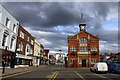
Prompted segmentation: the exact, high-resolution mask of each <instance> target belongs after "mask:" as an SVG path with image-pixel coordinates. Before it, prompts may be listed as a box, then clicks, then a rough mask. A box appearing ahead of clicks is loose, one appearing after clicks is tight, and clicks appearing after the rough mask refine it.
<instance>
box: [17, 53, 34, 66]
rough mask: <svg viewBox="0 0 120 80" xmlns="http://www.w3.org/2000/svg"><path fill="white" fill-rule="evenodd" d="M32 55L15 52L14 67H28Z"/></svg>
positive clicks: (30, 64)
mask: <svg viewBox="0 0 120 80" xmlns="http://www.w3.org/2000/svg"><path fill="white" fill-rule="evenodd" d="M32 61H33V60H32V57H31V56H26V55H22V54H18V53H17V54H16V65H15V67H29V66H32V65H33V63H32Z"/></svg>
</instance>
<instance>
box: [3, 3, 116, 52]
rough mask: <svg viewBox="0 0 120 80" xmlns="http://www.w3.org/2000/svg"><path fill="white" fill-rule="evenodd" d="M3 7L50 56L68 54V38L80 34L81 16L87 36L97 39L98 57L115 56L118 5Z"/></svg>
mask: <svg viewBox="0 0 120 80" xmlns="http://www.w3.org/2000/svg"><path fill="white" fill-rule="evenodd" d="M3 5H4V7H5V8H6V9H7V10H8V11H9V12H10V13H11V14H12V15H13V16H14V17H15V18H16V19H17V20H18V21H19V22H20V24H21V25H23V26H24V28H25V29H26V30H28V31H29V32H30V33H31V34H32V35H33V36H34V37H35V38H36V39H38V40H39V41H40V42H41V43H42V44H43V45H44V46H45V48H50V52H54V51H58V50H59V49H62V51H63V52H64V53H67V36H68V35H74V34H76V33H79V23H80V20H81V18H80V15H81V13H83V15H84V21H85V23H86V24H87V26H86V30H87V32H89V33H91V34H93V35H99V38H100V53H105V52H108V53H109V52H113V53H116V52H118V3H117V2H87V3H83V2H6V3H3Z"/></svg>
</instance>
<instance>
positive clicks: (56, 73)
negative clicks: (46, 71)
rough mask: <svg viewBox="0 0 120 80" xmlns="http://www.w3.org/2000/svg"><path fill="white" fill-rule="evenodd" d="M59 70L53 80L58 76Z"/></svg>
mask: <svg viewBox="0 0 120 80" xmlns="http://www.w3.org/2000/svg"><path fill="white" fill-rule="evenodd" d="M58 73H59V71H57V73H56V75H55V76H54V77H53V79H52V80H54V79H55V78H56V76H57V75H58Z"/></svg>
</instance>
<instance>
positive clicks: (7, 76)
mask: <svg viewBox="0 0 120 80" xmlns="http://www.w3.org/2000/svg"><path fill="white" fill-rule="evenodd" d="M32 71H34V70H29V71H25V72H20V73H16V74H12V75H6V76H2V78H9V77H13V76H17V75H21V74H25V73H29V72H32Z"/></svg>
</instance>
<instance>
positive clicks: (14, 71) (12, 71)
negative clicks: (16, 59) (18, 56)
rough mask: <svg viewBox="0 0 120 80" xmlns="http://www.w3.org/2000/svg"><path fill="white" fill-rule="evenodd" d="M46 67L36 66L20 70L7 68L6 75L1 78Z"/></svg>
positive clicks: (20, 68)
mask: <svg viewBox="0 0 120 80" xmlns="http://www.w3.org/2000/svg"><path fill="white" fill-rule="evenodd" d="M45 66H46V65H40V66H38V67H35V66H29V67H19V68H5V73H2V74H1V75H0V77H6V76H9V75H13V74H18V73H22V72H28V71H33V70H36V69H37V68H41V67H45ZM0 72H2V69H0Z"/></svg>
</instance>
